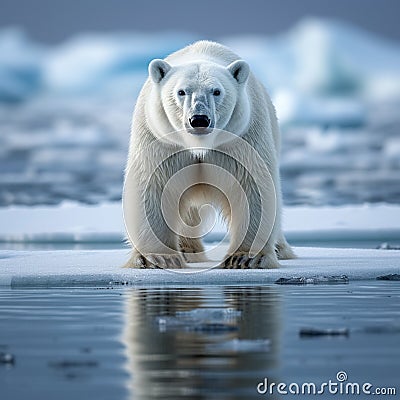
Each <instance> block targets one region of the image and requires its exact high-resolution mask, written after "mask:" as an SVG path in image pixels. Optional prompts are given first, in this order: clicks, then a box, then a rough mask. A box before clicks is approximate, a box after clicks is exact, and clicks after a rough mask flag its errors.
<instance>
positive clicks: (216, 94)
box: [213, 89, 221, 96]
mask: <svg viewBox="0 0 400 400" xmlns="http://www.w3.org/2000/svg"><path fill="white" fill-rule="evenodd" d="M220 94H221V91H220V90H219V89H215V90H214V92H213V95H214V96H219V95H220Z"/></svg>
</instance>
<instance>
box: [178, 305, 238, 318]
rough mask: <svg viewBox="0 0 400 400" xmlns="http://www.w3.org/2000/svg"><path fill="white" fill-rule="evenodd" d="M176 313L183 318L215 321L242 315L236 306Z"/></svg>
mask: <svg viewBox="0 0 400 400" xmlns="http://www.w3.org/2000/svg"><path fill="white" fill-rule="evenodd" d="M176 315H177V316H178V317H182V318H194V319H202V320H208V321H215V320H231V319H233V318H238V317H240V316H241V315H242V312H241V311H239V310H235V309H234V308H195V309H194V310H190V311H178V312H177V313H176Z"/></svg>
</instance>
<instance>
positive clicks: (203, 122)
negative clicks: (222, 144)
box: [189, 115, 210, 128]
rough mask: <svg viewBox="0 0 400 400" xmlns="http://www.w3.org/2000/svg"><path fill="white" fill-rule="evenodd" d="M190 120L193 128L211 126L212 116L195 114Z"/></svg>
mask: <svg viewBox="0 0 400 400" xmlns="http://www.w3.org/2000/svg"><path fill="white" fill-rule="evenodd" d="M189 122H190V126H191V127H192V128H208V127H209V126H210V118H208V117H207V115H193V117H192V118H190V119H189Z"/></svg>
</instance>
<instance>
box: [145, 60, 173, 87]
mask: <svg viewBox="0 0 400 400" xmlns="http://www.w3.org/2000/svg"><path fill="white" fill-rule="evenodd" d="M170 69H171V66H170V65H169V64H168V63H167V62H166V61H164V60H159V59H155V60H153V61H151V62H150V64H149V75H150V77H151V79H152V80H153V81H154V83H159V82H161V80H162V79H163V78H164V76H165V75H167V73H168V71H169V70H170Z"/></svg>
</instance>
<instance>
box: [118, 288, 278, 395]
mask: <svg viewBox="0 0 400 400" xmlns="http://www.w3.org/2000/svg"><path fill="white" fill-rule="evenodd" d="M279 311H280V295H279V293H278V292H277V290H276V289H275V288H273V287H265V286H264V287H254V286H253V287H232V286H226V287H212V286H209V287H203V288H185V289H183V288H143V289H134V290H132V292H131V293H130V295H129V296H127V300H126V312H125V318H126V321H125V328H124V338H123V340H124V343H125V346H126V352H127V359H128V369H129V372H130V377H131V378H130V382H129V386H130V390H131V399H140V400H143V399H193V400H195V399H217V398H218V399H230V400H232V399H249V398H260V394H258V393H257V390H256V389H257V384H258V383H259V382H261V381H262V380H263V378H264V377H268V378H269V379H270V380H274V378H277V376H276V371H277V369H278V359H279V357H278V356H279V352H280V350H279V345H280V344H279V336H280V320H279V319H280V312H279ZM263 398H266V397H265V395H264V396H263Z"/></svg>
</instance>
